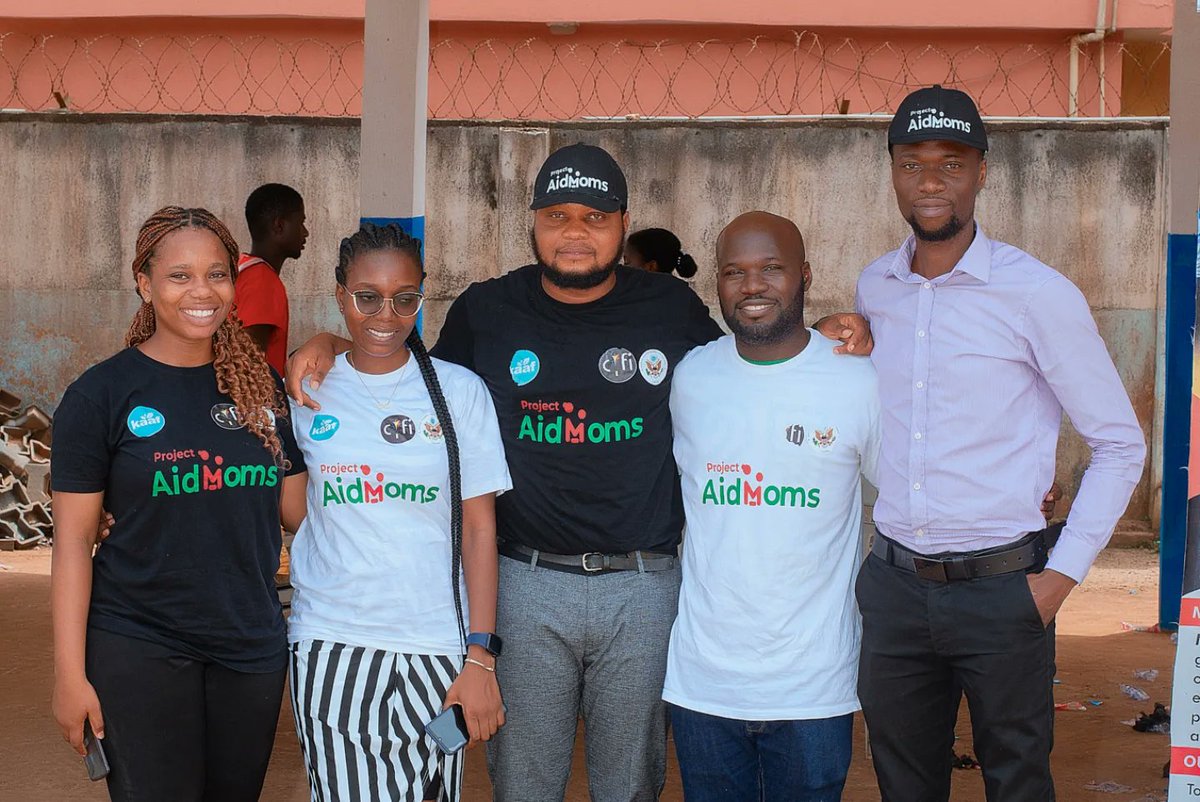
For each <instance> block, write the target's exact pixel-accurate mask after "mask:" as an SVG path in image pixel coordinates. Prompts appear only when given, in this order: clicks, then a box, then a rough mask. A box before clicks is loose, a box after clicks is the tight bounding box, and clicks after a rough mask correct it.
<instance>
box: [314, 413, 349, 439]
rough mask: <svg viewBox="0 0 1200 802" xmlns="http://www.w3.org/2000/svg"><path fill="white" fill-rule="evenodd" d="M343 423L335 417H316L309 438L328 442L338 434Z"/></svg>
mask: <svg viewBox="0 0 1200 802" xmlns="http://www.w3.org/2000/svg"><path fill="white" fill-rule="evenodd" d="M341 425H342V422H341V421H340V420H338V419H337V418H335V417H334V416H333V415H314V416H313V422H312V428H310V429H309V430H308V436H309V437H311V438H312V439H313V440H328V439H329V438H331V437H333V436H334V435H335V434H337V430H338V429H339V428H340V427H341Z"/></svg>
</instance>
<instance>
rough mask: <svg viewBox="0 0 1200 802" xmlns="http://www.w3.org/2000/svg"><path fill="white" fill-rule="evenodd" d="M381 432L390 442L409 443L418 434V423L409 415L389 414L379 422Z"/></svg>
mask: <svg viewBox="0 0 1200 802" xmlns="http://www.w3.org/2000/svg"><path fill="white" fill-rule="evenodd" d="M379 433H380V434H381V435H383V439H384V440H387V441H388V442H389V443H394V444H397V445H398V444H400V443H407V442H408V441H409V440H411V439H413V438H414V437H416V435H417V425H416V424H415V423H413V419H412V418H410V417H408V416H407V415H388V416H387V417H386V418H384V419H383V421H382V422H381V423H380V424H379Z"/></svg>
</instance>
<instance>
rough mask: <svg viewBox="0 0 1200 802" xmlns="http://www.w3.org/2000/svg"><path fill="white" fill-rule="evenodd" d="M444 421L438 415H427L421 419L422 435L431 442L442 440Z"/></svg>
mask: <svg viewBox="0 0 1200 802" xmlns="http://www.w3.org/2000/svg"><path fill="white" fill-rule="evenodd" d="M443 436H444V435H443V434H442V422H441V421H439V420H438V419H437V415H426V416H425V417H424V418H422V420H421V437H423V438H425V440H426V441H428V442H430V443H440V442H442V437H443Z"/></svg>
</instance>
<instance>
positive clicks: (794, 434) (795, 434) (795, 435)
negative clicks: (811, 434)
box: [783, 423, 804, 446]
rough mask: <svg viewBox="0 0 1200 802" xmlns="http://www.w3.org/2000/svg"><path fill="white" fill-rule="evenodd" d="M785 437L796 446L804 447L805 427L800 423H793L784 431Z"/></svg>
mask: <svg viewBox="0 0 1200 802" xmlns="http://www.w3.org/2000/svg"><path fill="white" fill-rule="evenodd" d="M783 436H784V437H786V438H787V441H788V442H789V443H791V444H792V445H794V446H802V445H804V427H803V426H801V425H800V424H798V423H793V424H792V425H791V426H789V427H787V428H786V429H784V430H783Z"/></svg>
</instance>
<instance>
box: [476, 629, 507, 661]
mask: <svg viewBox="0 0 1200 802" xmlns="http://www.w3.org/2000/svg"><path fill="white" fill-rule="evenodd" d="M467 645H468V646H482V647H483V650H484V651H485V652H487V653H488V654H490V655H491V656H492V657H499V656H500V652H501V650H503V648H504V641H502V640H500V636H499V635H497V634H495V633H493V632H472V633H471V634H470V635H468V636H467Z"/></svg>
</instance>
